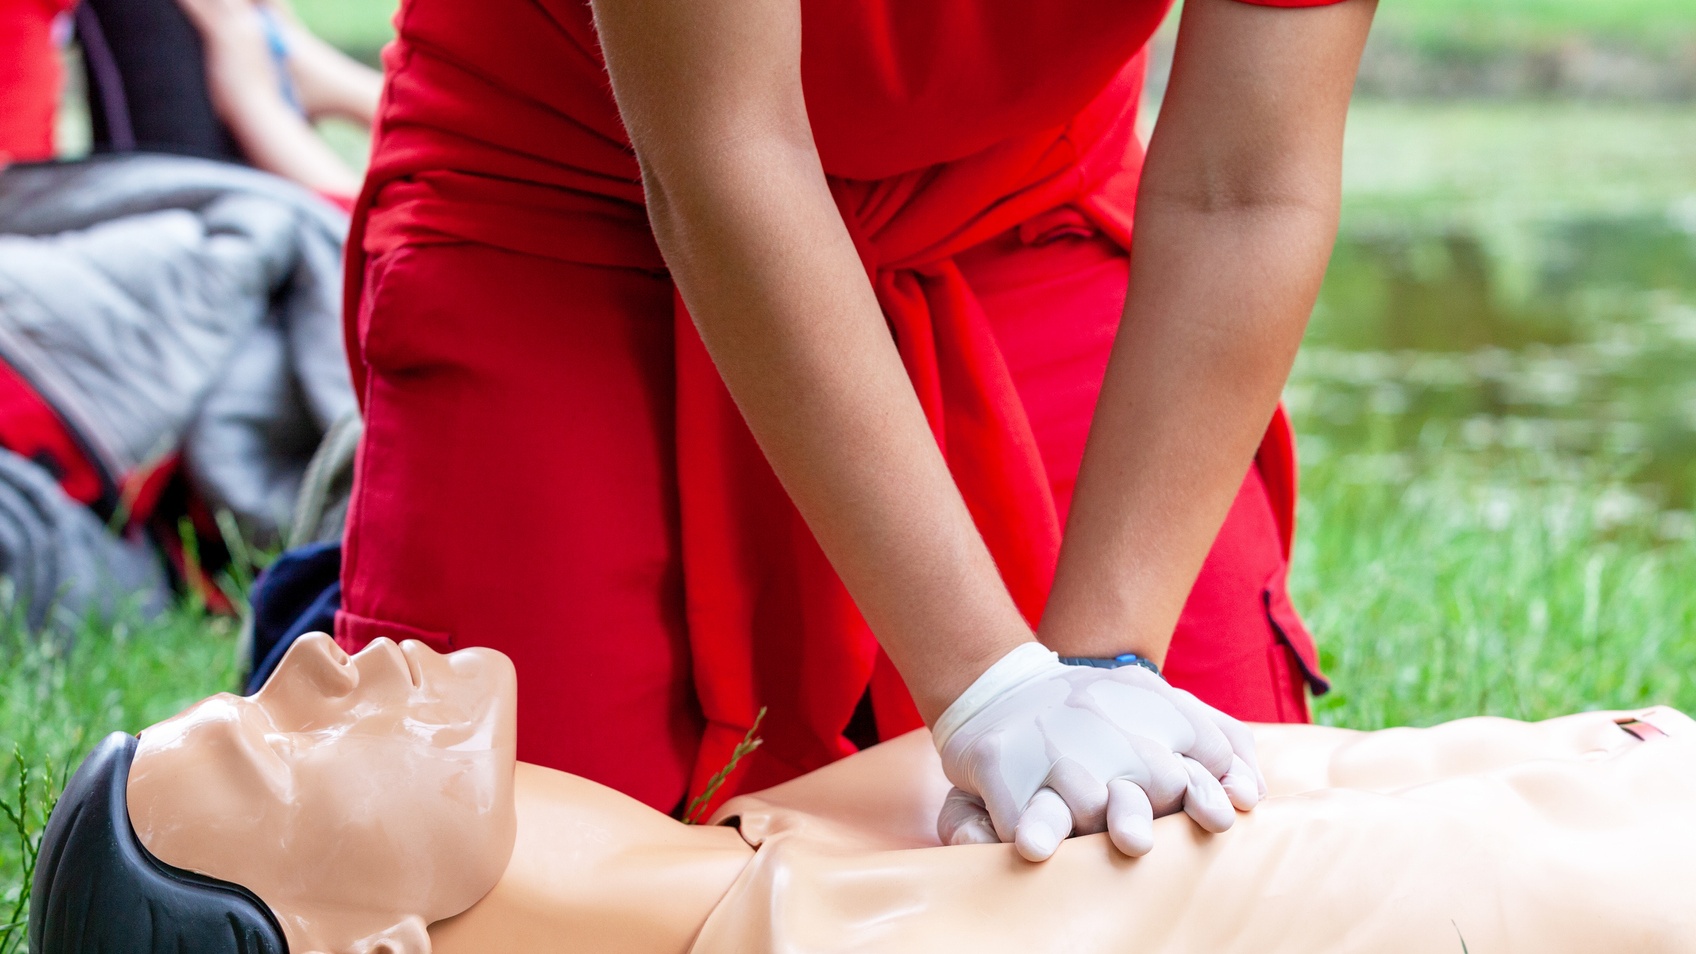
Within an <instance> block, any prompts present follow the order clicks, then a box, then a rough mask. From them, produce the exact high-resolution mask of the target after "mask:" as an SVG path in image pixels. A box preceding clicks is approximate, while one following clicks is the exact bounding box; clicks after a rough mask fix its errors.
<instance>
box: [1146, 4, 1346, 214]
mask: <svg viewBox="0 0 1696 954" xmlns="http://www.w3.org/2000/svg"><path fill="white" fill-rule="evenodd" d="M1376 9H1377V0H1343V2H1341V3H1336V4H1333V5H1330V6H1322V7H1308V8H1296V9H1287V8H1276V7H1264V6H1256V5H1252V4H1247V3H1239V2H1237V0H1187V2H1186V3H1185V6H1184V12H1183V21H1182V23H1181V24H1180V26H1179V31H1178V44H1177V49H1176V52H1175V54H1174V59H1173V65H1172V81H1171V84H1170V86H1169V87H1168V89H1167V94H1166V100H1165V103H1164V104H1163V105H1162V108H1161V113H1160V119H1159V122H1158V123H1157V124H1156V126H1155V132H1154V138H1153V141H1152V142H1151V143H1150V146H1149V170H1148V174H1147V175H1146V176H1145V178H1144V193H1143V194H1144V197H1145V199H1154V200H1156V201H1159V200H1164V199H1170V200H1175V201H1181V202H1184V203H1186V204H1190V205H1197V206H1202V207H1209V208H1212V207H1221V206H1223V207H1233V206H1265V205H1280V204H1298V205H1303V206H1310V205H1312V204H1313V203H1315V202H1319V201H1322V202H1325V203H1327V204H1330V203H1334V202H1335V201H1336V195H1337V192H1338V190H1339V187H1340V175H1341V166H1342V138H1343V121H1344V118H1345V117H1346V115H1347V113H1348V104H1349V95H1350V92H1351V91H1352V90H1353V87H1354V80H1355V73H1356V70H1357V69H1358V67H1359V64H1360V53H1361V49H1362V48H1363V47H1364V45H1365V43H1366V34H1367V30H1368V28H1369V27H1370V26H1371V23H1372V15H1373V13H1374V12H1375V11H1376Z"/></svg>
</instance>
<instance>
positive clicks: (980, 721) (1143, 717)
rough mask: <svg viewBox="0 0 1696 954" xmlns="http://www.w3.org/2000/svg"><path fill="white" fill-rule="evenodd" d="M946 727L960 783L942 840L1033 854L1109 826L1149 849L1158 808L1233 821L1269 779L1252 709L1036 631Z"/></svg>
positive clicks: (1123, 845)
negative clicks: (1057, 647)
mask: <svg viewBox="0 0 1696 954" xmlns="http://www.w3.org/2000/svg"><path fill="white" fill-rule="evenodd" d="M934 732H935V739H936V747H937V751H938V752H940V753H941V755H942V766H943V771H944V772H945V773H946V774H947V776H948V780H949V781H950V782H952V783H954V785H955V790H954V791H953V793H951V794H950V795H949V798H948V800H947V802H946V803H945V804H944V805H943V808H942V813H941V815H940V816H939V817H938V819H937V834H938V836H939V837H940V838H941V840H942V842H943V843H944V844H972V843H994V842H996V841H1011V842H1014V843H1015V844H1016V845H1017V846H1018V849H1019V853H1020V854H1021V855H1023V856H1024V857H1025V858H1027V859H1029V860H1031V861H1043V860H1046V859H1047V858H1049V857H1050V856H1052V855H1053V854H1054V851H1055V849H1057V848H1058V847H1059V845H1060V842H1061V841H1062V840H1063V839H1065V838H1066V837H1068V836H1069V835H1087V834H1095V833H1097V832H1102V831H1105V832H1107V833H1108V834H1109V835H1110V836H1111V838H1112V841H1113V844H1114V845H1116V846H1117V847H1118V848H1119V850H1120V851H1122V852H1124V853H1125V854H1127V855H1130V856H1133V857H1135V856H1140V855H1143V854H1147V853H1148V851H1149V850H1150V849H1152V848H1153V847H1154V819H1155V818H1156V817H1159V816H1163V815H1170V814H1173V813H1175V812H1177V811H1179V810H1182V811H1185V812H1187V813H1188V814H1189V816H1190V817H1191V818H1192V819H1194V820H1195V822H1196V823H1197V824H1198V825H1200V826H1201V827H1203V828H1205V829H1207V830H1208V831H1212V832H1221V831H1224V830H1226V829H1228V828H1230V827H1231V823H1232V821H1233V820H1234V817H1235V812H1236V811H1237V810H1241V811H1249V810H1251V809H1253V808H1254V806H1255V805H1256V804H1257V803H1258V802H1259V801H1260V798H1261V796H1262V795H1263V794H1264V792H1265V782H1264V780H1263V779H1262V778H1261V775H1260V770H1259V767H1258V764H1257V763H1256V760H1255V754H1254V738H1253V736H1252V735H1251V734H1250V733H1249V731H1248V729H1247V728H1246V727H1245V726H1244V725H1243V724H1242V723H1240V722H1238V721H1237V720H1235V719H1233V718H1231V717H1230V716H1227V715H1225V714H1224V713H1222V712H1220V711H1219V710H1217V709H1214V708H1213V707H1212V706H1209V705H1206V704H1205V703H1203V702H1201V701H1200V700H1198V699H1196V698H1195V696H1193V695H1191V694H1190V693H1188V692H1185V691H1183V690H1182V689H1176V688H1173V687H1172V686H1170V685H1168V684H1167V683H1166V681H1165V680H1164V679H1162V678H1160V676H1158V675H1156V674H1155V673H1153V672H1151V671H1149V670H1147V669H1143V668H1141V667H1139V666H1125V667H1123V668H1118V669H1097V668H1090V667H1079V666H1068V665H1065V664H1063V663H1061V662H1060V661H1059V659H1058V657H1057V656H1056V655H1055V654H1054V653H1053V652H1051V651H1049V650H1047V649H1045V648H1044V647H1043V646H1041V645H1040V644H1038V643H1025V644H1023V645H1021V646H1019V647H1018V648H1016V649H1014V650H1013V651H1012V652H1010V653H1008V654H1007V655H1006V656H1004V657H1002V659H1001V660H1000V661H998V662H997V663H995V665H993V666H991V667H990V668H989V669H988V670H987V671H986V672H985V673H984V674H983V675H982V676H980V677H979V678H978V680H977V681H976V682H974V683H973V684H972V686H971V687H970V688H968V689H967V690H966V691H965V692H964V693H962V694H961V696H960V697H959V698H958V699H957V700H955V702H954V703H953V705H951V706H949V708H948V709H947V710H946V711H945V712H943V714H942V716H941V717H940V718H938V719H937V721H936V725H935V727H934Z"/></svg>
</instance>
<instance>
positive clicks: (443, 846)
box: [128, 634, 517, 954]
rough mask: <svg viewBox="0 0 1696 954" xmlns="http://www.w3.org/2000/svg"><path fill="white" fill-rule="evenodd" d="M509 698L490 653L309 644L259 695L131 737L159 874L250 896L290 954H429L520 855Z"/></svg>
mask: <svg viewBox="0 0 1696 954" xmlns="http://www.w3.org/2000/svg"><path fill="white" fill-rule="evenodd" d="M516 696H517V692H516V678H515V675H514V673H513V668H512V663H511V662H509V661H508V660H507V658H506V657H505V656H503V655H501V654H500V653H496V652H491V651H487V650H478V649H468V650H463V651H461V652H456V653H454V654H452V655H449V656H443V655H440V654H438V653H435V652H433V651H431V650H430V649H429V648H427V647H425V646H424V645H422V644H420V643H415V642H407V643H404V644H401V645H398V646H397V645H396V644H394V643H393V642H390V641H388V640H379V641H377V642H375V643H373V644H372V645H371V646H369V647H367V648H366V649H365V650H364V651H362V652H360V653H359V654H358V655H357V656H352V657H350V656H349V655H348V654H347V653H345V652H343V651H342V650H341V648H340V647H338V646H337V645H336V644H335V643H334V642H333V641H332V640H331V639H330V638H329V637H328V636H325V635H322V634H314V635H310V636H306V637H303V638H302V639H301V640H299V642H297V643H296V645H295V646H294V647H292V648H291V650H290V652H289V659H288V664H287V665H284V666H281V667H279V668H278V670H277V672H276V675H275V676H274V677H273V678H272V679H271V680H270V682H268V683H267V684H266V686H265V688H264V689H263V690H261V691H260V692H259V693H258V694H257V695H255V696H252V697H249V698H243V697H240V696H232V695H228V694H222V695H217V696H213V697H212V698H210V699H207V700H205V701H203V702H201V703H199V704H197V705H195V706H193V707H191V708H190V709H188V710H187V711H185V712H183V713H182V714H180V715H178V716H176V717H174V718H172V719H169V720H167V721H165V722H161V723H159V724H158V725H155V726H152V727H151V728H149V729H147V730H146V731H145V732H143V733H142V734H141V740H140V745H139V746H138V747H137V749H136V751H135V761H134V763H133V766H132V767H131V769H130V774H129V782H128V802H129V812H130V820H131V822H132V824H133V825H134V827H135V833H136V836H137V837H138V838H139V839H140V841H141V843H142V845H144V846H145V847H146V849H147V851H148V852H150V853H151V854H152V855H153V856H154V857H156V858H158V859H159V860H160V861H162V862H164V863H165V864H167V865H170V866H172V867H175V868H179V869H183V870H185V871H189V872H195V873H198V874H202V875H207V876H211V877H216V878H218V879H220V880H223V881H227V882H234V883H235V884H238V885H241V886H242V887H244V888H246V889H247V890H248V891H251V892H252V893H253V894H254V895H256V896H257V897H258V898H259V900H260V901H262V902H263V903H264V905H265V906H266V907H267V908H269V909H270V911H271V913H272V914H273V915H274V916H275V918H276V921H277V924H278V925H279V926H280V927H281V928H282V930H283V933H284V935H285V936H286V937H287V939H288V949H289V951H291V952H300V954H310V952H322V954H377V952H389V954H428V952H429V951H430V939H429V935H428V933H427V932H426V927H427V925H429V924H430V923H432V922H435V921H438V920H441V919H444V918H448V917H452V916H453V915H456V914H459V913H460V912H462V911H464V910H466V909H467V908H469V907H471V906H472V905H473V904H475V903H476V902H477V900H478V899H479V898H481V897H483V895H485V894H487V893H488V891H489V889H490V888H492V887H494V885H495V883H496V882H497V881H498V880H499V879H500V877H501V874H502V872H503V871H505V870H506V866H507V862H508V860H509V859H510V857H511V855H512V848H513V841H514V838H515V834H516V830H517V822H516V817H515V811H514V806H513V773H514V768H515V765H516V757H515V745H516V728H515V701H516ZM282 846H287V848H286V852H281V851H279V850H278V849H279V848H281V847H282ZM279 856H284V857H287V858H288V859H289V863H288V864H278V863H277V861H278V858H279Z"/></svg>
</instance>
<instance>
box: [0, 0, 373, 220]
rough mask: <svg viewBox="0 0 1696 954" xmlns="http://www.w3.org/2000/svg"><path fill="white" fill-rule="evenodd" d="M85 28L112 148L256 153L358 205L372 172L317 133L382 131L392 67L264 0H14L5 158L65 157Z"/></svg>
mask: <svg viewBox="0 0 1696 954" xmlns="http://www.w3.org/2000/svg"><path fill="white" fill-rule="evenodd" d="M73 37H74V38H75V39H76V41H77V42H78V44H79V45H80V46H81V47H82V59H83V63H84V65H85V68H86V70H87V75H88V92H89V104H88V105H89V113H90V117H91V120H92V126H93V140H94V145H95V148H96V150H97V151H101V152H131V151H147V152H168V153H174V154H179V155H195V156H201V157H203V158H209V159H223V160H229V161H236V162H245V163H247V164H250V165H253V166H254V167H256V168H259V169H263V170H265V171H267V172H271V173H274V174H276V175H280V176H283V177H284V178H287V179H291V180H293V181H295V182H298V183H300V184H302V185H305V186H307V187H308V188H311V189H314V190H315V191H317V192H319V193H320V194H323V195H325V196H327V197H331V198H333V199H334V200H336V201H338V202H340V203H342V204H348V203H349V202H351V198H352V196H353V195H354V193H356V192H357V191H358V188H359V173H358V172H357V171H356V170H354V169H353V168H351V167H350V166H349V165H348V164H347V163H346V162H345V161H344V160H343V159H341V158H340V157H339V156H337V155H336V154H335V152H334V151H333V150H331V149H330V147H329V146H328V145H327V144H326V143H325V142H324V140H323V139H322V137H320V136H319V135H318V134H317V132H316V131H315V130H314V129H313V124H314V123H316V122H318V121H319V120H322V119H325V118H329V117H336V118H340V119H346V120H349V121H352V122H354V123H356V124H359V125H361V126H364V127H367V128H368V127H369V126H370V125H371V122H372V120H373V118H374V117H375V115H376V111H377V98H378V96H379V94H380V92H381V89H382V76H381V74H379V73H378V72H377V71H376V70H373V69H371V68H370V67H368V66H365V65H364V64H362V63H359V62H356V61H355V60H353V59H351V58H349V57H348V56H347V55H345V54H343V53H342V52H341V51H339V50H337V49H335V48H334V47H332V46H330V45H329V44H328V43H325V42H324V41H323V40H321V39H319V38H318V37H317V36H315V35H313V34H312V32H311V31H309V30H307V29H306V28H305V27H304V26H302V25H301V23H300V21H299V20H298V19H297V18H296V17H295V16H294V14H293V12H292V10H290V9H289V7H288V6H287V4H285V3H278V2H263V3H260V2H254V0H86V2H84V3H81V4H80V5H79V4H78V3H75V2H72V0H4V2H3V3H0V98H3V101H4V102H5V104H6V109H5V110H3V111H0V156H4V157H8V158H9V159H10V160H11V161H19V162H39V161H43V160H47V159H51V158H53V157H54V154H55V143H54V138H55V136H54V134H55V127H56V123H57V122H58V119H59V116H58V111H59V105H60V100H61V98H62V96H63V93H64V85H65V84H64V76H63V67H62V64H61V56H60V50H61V49H62V47H63V46H64V45H65V44H67V43H69V42H70V41H71V40H72V38H73Z"/></svg>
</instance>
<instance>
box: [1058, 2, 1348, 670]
mask: <svg viewBox="0 0 1696 954" xmlns="http://www.w3.org/2000/svg"><path fill="white" fill-rule="evenodd" d="M1374 9H1375V0H1345V2H1342V3H1338V4H1336V5H1334V6H1327V7H1320V8H1315V9H1308V10H1277V9H1268V8H1265V7H1258V6H1250V5H1248V4H1242V3H1235V2H1229V0H1188V2H1187V3H1186V5H1185V10H1184V21H1183V24H1182V26H1181V28H1180V31H1179V37H1178V45H1177V50H1176V54H1175V57H1174V66H1173V76H1172V85H1171V88H1170V90H1169V92H1168V95H1167V100H1166V105H1165V107H1164V108H1163V111H1162V114H1161V117H1160V122H1159V124H1158V125H1157V126H1156V128H1155V132H1154V138H1153V140H1152V141H1151V143H1150V144H1149V155H1148V163H1147V166H1146V167H1145V170H1144V173H1143V180H1142V185H1141V191H1140V195H1139V198H1138V200H1137V235H1136V243H1135V246H1134V248H1133V250H1132V255H1131V283H1130V292H1129V295H1128V297H1127V301H1126V305H1125V319H1124V324H1123V325H1122V326H1121V328H1120V331H1119V337H1118V340H1117V341H1116V342H1115V344H1114V351H1113V357H1112V360H1111V362H1110V364H1109V367H1108V371H1107V380H1106V382H1105V385H1104V387H1103V388H1102V393H1101V399H1100V403H1099V405H1098V407H1097V410H1096V417H1095V421H1094V424H1093V426H1092V428H1091V431H1090V440H1089V446H1088V449H1087V451H1086V453H1085V455H1084V462H1083V467H1082V470H1081V472H1080V474H1079V477H1078V488H1077V492H1076V494H1075V496H1074V499H1073V504H1072V510H1071V515H1070V517H1069V518H1068V521H1067V527H1066V538H1065V543H1064V545H1063V547H1062V549H1061V555H1060V567H1059V571H1058V575H1057V577H1056V580H1055V586H1054V591H1053V593H1052V595H1051V597H1050V599H1049V604H1048V607H1047V609H1046V611H1045V615H1044V617H1043V621H1042V626H1041V635H1042V638H1043V641H1044V642H1047V643H1048V644H1049V645H1050V646H1053V647H1054V648H1056V649H1059V650H1061V651H1062V652H1065V653H1069V654H1077V655H1090V656H1105V655H1114V654H1117V653H1122V652H1127V651H1133V652H1138V653H1140V654H1142V655H1144V656H1148V657H1150V658H1152V659H1155V660H1156V661H1163V660H1164V658H1165V655H1166V648H1167V644H1168V643H1169V642H1170V640H1171V634H1172V630H1173V627H1174V626H1175V625H1176V623H1177V620H1178V616H1179V613H1180V612H1181V611H1182V608H1183V603H1184V600H1185V599H1186V598H1187V596H1188V595H1189V590H1190V588H1191V586H1193V585H1194V581H1195V578H1196V575H1197V573H1198V572H1199V570H1200V568H1201V564H1202V561H1203V560H1204V559H1205V558H1206V556H1207V551H1208V549H1209V548H1210V546H1211V545H1212V542H1213V538H1214V537H1215V535H1217V533H1218V531H1219V527H1220V525H1221V523H1222V522H1223V521H1224V519H1225V515H1226V513H1227V512H1228V511H1229V509H1230V506H1231V502H1232V500H1233V498H1234V497H1235V495H1236V491H1237V488H1238V487H1239V486H1240V485H1241V483H1242V480H1243V477H1244V475H1245V474H1246V472H1247V470H1248V468H1249V466H1250V464H1251V462H1252V460H1253V456H1254V452H1255V448H1256V446H1257V444H1258V443H1259V441H1260V438H1261V436H1262V434H1263V433H1264V431H1265V428H1266V425H1267V422H1268V420H1269V418H1270V417H1271V415H1272V412H1273V409H1274V408H1275V406H1276V404H1277V401H1278V396H1279V392H1280V391H1281V390H1282V388H1283V385H1284V381H1285V379H1286V378H1287V376H1288V375H1289V371H1290V365H1291V362H1292V361H1293V360H1294V357H1295V352H1296V347H1297V345H1298V344H1299V343H1300V340H1301V335H1302V331H1303V329H1304V328H1305V327H1306V323H1307V316H1308V314H1309V312H1310V310H1311V309H1312V307H1313V302H1314V298H1315V297H1316V296H1317V294H1318V289H1319V283H1320V280H1321V279H1322V277H1323V276H1324V270H1325V264H1326V261H1327V259H1328V258H1329V256H1330V251H1331V244H1332V242H1333V240H1334V238H1335V235H1336V227H1337V209H1338V203H1339V198H1340V191H1341V170H1342V138H1343V123H1344V118H1345V116H1346V115H1347V111H1348V100H1349V92H1350V90H1351V88H1352V86H1353V83H1354V75H1355V69H1356V66H1357V65H1358V62H1359V57H1360V51H1361V48H1362V46H1363V45H1364V44H1365V40H1366V32H1367V29H1368V27H1369V26H1370V24H1371V22H1372V14H1373V12H1374Z"/></svg>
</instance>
